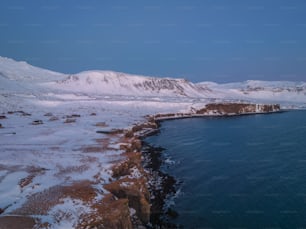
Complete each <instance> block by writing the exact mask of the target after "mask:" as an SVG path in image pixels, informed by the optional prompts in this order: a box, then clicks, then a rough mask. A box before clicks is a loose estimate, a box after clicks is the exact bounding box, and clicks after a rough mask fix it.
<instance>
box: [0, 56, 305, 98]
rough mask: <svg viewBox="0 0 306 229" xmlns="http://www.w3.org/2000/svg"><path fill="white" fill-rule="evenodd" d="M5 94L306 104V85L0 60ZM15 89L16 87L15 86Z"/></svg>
mask: <svg viewBox="0 0 306 229" xmlns="http://www.w3.org/2000/svg"><path fill="white" fill-rule="evenodd" d="M0 83H1V86H0V89H1V90H7V89H8V90H14V89H16V90H17V88H18V90H17V91H20V90H35V89H36V86H37V88H40V89H41V88H42V89H44V88H45V89H46V90H51V91H52V90H55V91H57V92H61V93H83V94H91V95H121V96H137V97H173V98H176V97H177V98H190V99H192V98H195V99H201V98H217V99H238V100H249V101H260V102H286V103H296V102H297V103H304V104H305V102H306V83H305V82H303V81H301V82H294V81H260V80H247V81H244V82H234V83H225V84H219V83H215V82H210V81H206V82H205V81H204V82H200V83H193V82H190V81H188V80H186V79H182V78H170V77H166V78H159V77H151V76H143V75H134V74H128V73H123V72H115V71H103V70H91V71H83V72H80V73H77V74H63V73H59V72H54V71H50V70H46V69H43V68H39V67H35V66H32V65H30V64H28V63H26V62H24V61H15V60H13V59H10V58H5V57H0ZM14 85H15V86H14Z"/></svg>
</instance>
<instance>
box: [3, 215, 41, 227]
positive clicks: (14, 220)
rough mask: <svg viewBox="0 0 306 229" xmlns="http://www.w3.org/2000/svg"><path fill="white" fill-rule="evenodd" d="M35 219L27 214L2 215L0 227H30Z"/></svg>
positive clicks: (33, 224)
mask: <svg viewBox="0 0 306 229" xmlns="http://www.w3.org/2000/svg"><path fill="white" fill-rule="evenodd" d="M34 226H35V220H34V219H33V218H31V217H27V216H2V217H0V229H32V228H34Z"/></svg>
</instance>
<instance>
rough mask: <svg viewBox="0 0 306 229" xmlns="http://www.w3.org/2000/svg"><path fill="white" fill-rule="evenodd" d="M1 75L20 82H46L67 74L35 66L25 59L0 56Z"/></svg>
mask: <svg viewBox="0 0 306 229" xmlns="http://www.w3.org/2000/svg"><path fill="white" fill-rule="evenodd" d="M0 77H2V78H7V79H9V80H16V81H19V82H34V81H35V82H45V81H54V80H57V79H60V78H62V77H65V74H62V73H58V72H53V71H49V70H46V69H42V68H38V67H34V66H32V65H30V64H28V63H26V62H24V61H19V62H18V61H15V60H13V59H10V58H6V57H1V56H0Z"/></svg>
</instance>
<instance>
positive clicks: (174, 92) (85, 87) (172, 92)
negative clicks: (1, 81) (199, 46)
mask: <svg viewBox="0 0 306 229" xmlns="http://www.w3.org/2000/svg"><path fill="white" fill-rule="evenodd" d="M47 85H48V86H49V87H53V88H56V89H62V90H66V91H74V92H86V93H90V94H103V95H134V96H168V97H203V96H205V95H206V94H205V93H207V92H208V91H206V90H204V89H203V88H201V87H197V86H196V85H195V84H193V83H191V82H188V81H187V80H184V79H173V78H154V77H146V76H137V75H131V74H125V73H121V72H113V71H86V72H81V73H79V74H75V75H70V76H68V77H67V78H66V79H64V80H59V81H56V82H52V83H48V84H47Z"/></svg>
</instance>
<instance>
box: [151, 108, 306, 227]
mask: <svg viewBox="0 0 306 229" xmlns="http://www.w3.org/2000/svg"><path fill="white" fill-rule="evenodd" d="M147 141H148V142H149V143H151V144H152V145H153V146H161V147H163V148H166V150H165V151H164V156H165V157H169V158H170V159H171V160H173V161H174V162H175V163H174V164H171V163H170V164H167V163H166V164H165V166H164V168H163V169H164V171H166V172H167V173H169V174H170V175H174V176H175V177H176V178H177V179H178V180H180V181H182V184H181V185H180V187H179V188H180V194H179V195H178V197H177V198H176V199H175V204H174V205H173V206H172V209H174V210H175V211H177V213H178V214H179V215H178V217H177V218H176V219H173V220H172V222H174V223H176V224H179V225H182V226H183V227H184V228H290V229H293V228H306V111H292V112H285V113H278V114H270V115H252V116H240V117H229V118H193V119H181V120H172V121H165V122H162V124H161V132H160V134H159V135H157V136H152V137H149V138H147Z"/></svg>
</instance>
